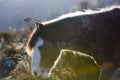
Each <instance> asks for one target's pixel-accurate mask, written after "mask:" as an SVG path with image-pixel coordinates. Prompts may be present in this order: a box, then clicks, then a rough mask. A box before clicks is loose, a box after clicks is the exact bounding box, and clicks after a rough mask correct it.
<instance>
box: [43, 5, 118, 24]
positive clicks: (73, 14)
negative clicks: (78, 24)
mask: <svg viewBox="0 0 120 80" xmlns="http://www.w3.org/2000/svg"><path fill="white" fill-rule="evenodd" d="M113 9H120V5H114V6H109V7H106V8H98V9H96V10H91V9H88V10H84V11H76V12H70V13H67V14H63V15H62V16H58V17H57V18H55V19H52V20H49V21H44V22H42V24H43V25H47V24H50V23H54V22H57V21H59V20H63V19H65V18H72V17H76V16H84V15H92V14H98V13H103V12H104V13H105V12H108V11H111V10H113Z"/></svg>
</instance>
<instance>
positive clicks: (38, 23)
mask: <svg viewBox="0 0 120 80" xmlns="http://www.w3.org/2000/svg"><path fill="white" fill-rule="evenodd" d="M35 27H37V29H40V30H42V29H43V28H44V26H43V24H41V23H40V22H38V21H36V22H35Z"/></svg>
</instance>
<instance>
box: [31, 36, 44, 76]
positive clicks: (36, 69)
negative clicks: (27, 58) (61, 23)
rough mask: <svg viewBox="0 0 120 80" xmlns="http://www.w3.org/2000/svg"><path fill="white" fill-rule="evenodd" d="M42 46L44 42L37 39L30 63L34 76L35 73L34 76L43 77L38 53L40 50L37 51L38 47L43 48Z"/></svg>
mask: <svg viewBox="0 0 120 80" xmlns="http://www.w3.org/2000/svg"><path fill="white" fill-rule="evenodd" d="M43 44H44V40H42V39H41V38H39V39H38V41H37V42H36V44H35V46H34V49H33V51H32V61H31V69H32V70H31V72H32V75H35V73H36V76H42V75H43V73H42V72H41V68H40V62H41V53H40V50H39V49H38V47H39V46H43Z"/></svg>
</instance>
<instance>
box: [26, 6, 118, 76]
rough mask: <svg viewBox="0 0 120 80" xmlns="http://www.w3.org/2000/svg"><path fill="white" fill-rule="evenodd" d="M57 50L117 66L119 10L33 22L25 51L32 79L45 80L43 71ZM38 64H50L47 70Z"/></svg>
mask: <svg viewBox="0 0 120 80" xmlns="http://www.w3.org/2000/svg"><path fill="white" fill-rule="evenodd" d="M61 49H70V50H76V51H80V52H82V53H86V54H89V55H91V56H93V57H94V58H95V60H96V61H97V62H98V64H99V65H102V64H104V65H105V64H109V66H110V64H111V65H112V66H114V67H116V66H118V64H119V63H120V7H119V6H112V7H109V8H103V9H100V10H96V11H92V10H86V11H85V12H80V11H77V12H74V13H68V14H64V15H62V16H60V17H58V18H55V19H52V20H50V21H45V22H38V21H37V22H35V29H34V30H33V32H32V33H31V35H30V37H29V39H28V42H27V45H26V51H27V53H28V55H30V56H31V57H32V60H31V73H32V75H34V76H46V75H47V70H49V68H50V67H51V66H52V64H53V63H54V61H55V59H56V58H57V56H58V55H59V54H58V53H59V52H60V50H61ZM42 55H44V57H42ZM48 55H50V57H49V56H48ZM48 57H49V58H48ZM47 59H48V60H47ZM42 60H43V61H44V62H46V64H50V66H49V68H48V69H45V68H42V67H41V66H42Z"/></svg>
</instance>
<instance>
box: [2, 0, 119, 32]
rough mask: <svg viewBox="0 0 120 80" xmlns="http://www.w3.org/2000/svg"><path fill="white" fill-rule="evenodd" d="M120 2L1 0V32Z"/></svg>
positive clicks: (107, 0)
mask: <svg viewBox="0 0 120 80" xmlns="http://www.w3.org/2000/svg"><path fill="white" fill-rule="evenodd" d="M117 4H120V0H0V32H1V31H2V32H3V31H16V30H22V29H24V28H25V27H26V26H30V25H33V23H34V21H36V20H40V21H47V20H50V19H53V18H56V17H58V16H60V15H62V14H65V13H69V12H75V11H78V10H81V11H83V10H84V9H98V8H101V7H108V6H111V5H117Z"/></svg>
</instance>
